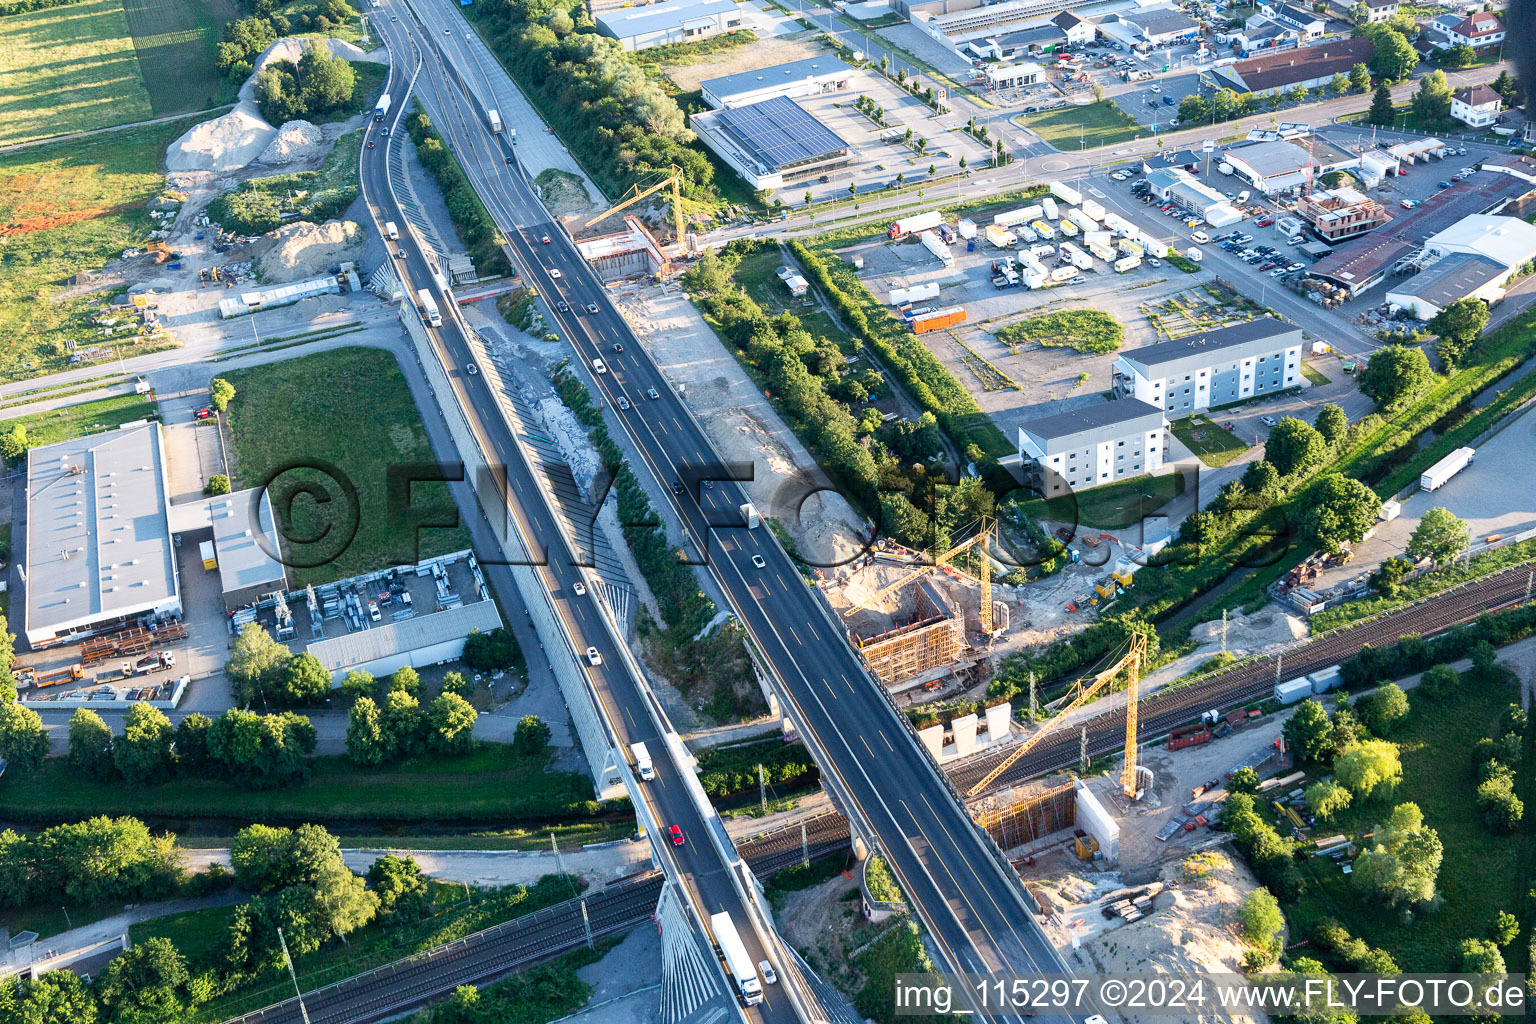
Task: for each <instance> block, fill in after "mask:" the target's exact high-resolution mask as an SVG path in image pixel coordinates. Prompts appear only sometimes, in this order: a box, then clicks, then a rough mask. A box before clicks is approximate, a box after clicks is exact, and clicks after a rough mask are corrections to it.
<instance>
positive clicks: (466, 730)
mask: <svg viewBox="0 0 1536 1024" xmlns="http://www.w3.org/2000/svg"><path fill="white" fill-rule="evenodd" d="M478 717H479V713H478V712H477V711H475V709H474V706H473V705H471V704H470V703H469V701H467V700H465V699H464V698H463V697H460V696H459V695H458V694H456V693H444V694H442V695H440V696H439V697H438V698H437V699H436V700H434V701H433V702H432V703H431V704H430V705H428V707H427V746H428V747H429V748H430V749H432V750H436V751H438V752H439V753H444V754H463V753H467V752H468V751H469V749H470V748H471V747H473V746H474V743H475V734H474V728H475V719H476V718H478Z"/></svg>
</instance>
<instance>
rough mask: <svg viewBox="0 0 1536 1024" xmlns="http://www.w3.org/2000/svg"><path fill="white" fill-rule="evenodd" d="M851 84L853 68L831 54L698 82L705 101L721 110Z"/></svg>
mask: <svg viewBox="0 0 1536 1024" xmlns="http://www.w3.org/2000/svg"><path fill="white" fill-rule="evenodd" d="M852 83H853V68H852V67H851V66H849V65H847V64H844V63H843V62H842V61H840V60H838V59H837V58H836V57H833V56H830V55H828V56H824V57H807V58H805V59H804V60H796V61H790V62H789V63H788V64H776V65H774V66H773V67H769V68H758V69H757V70H756V71H738V72H736V73H735V74H734V75H724V76H722V77H720V78H710V79H707V80H705V81H703V82H700V83H699V92H700V93H701V94H702V95H703V97H704V102H705V103H708V104H709V105H710V106H712V107H714V108H715V109H717V110H718V109H721V108H723V107H745V106H749V105H751V104H753V103H761V102H762V101H763V100H771V99H773V98H774V97H776V96H787V97H789V98H790V99H794V98H795V97H798V96H820V95H822V94H824V93H829V92H841V91H842V90H844V89H847V88H849V87H850V86H851V85H852Z"/></svg>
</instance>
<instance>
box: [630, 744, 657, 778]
mask: <svg viewBox="0 0 1536 1024" xmlns="http://www.w3.org/2000/svg"><path fill="white" fill-rule="evenodd" d="M629 752H630V753H631V754H633V755H634V758H635V771H636V772H638V773H639V774H640V778H641V779H642V780H644V781H646V782H650V781H651V780H652V779H654V778H655V777H656V766H655V765H653V764H651V752H650V751H649V750H646V749H645V744H644V743H631V744H630V745H629Z"/></svg>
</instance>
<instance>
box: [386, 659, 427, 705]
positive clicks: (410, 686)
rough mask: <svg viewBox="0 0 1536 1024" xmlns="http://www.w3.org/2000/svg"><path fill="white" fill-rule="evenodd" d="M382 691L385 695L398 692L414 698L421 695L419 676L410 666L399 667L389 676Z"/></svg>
mask: <svg viewBox="0 0 1536 1024" xmlns="http://www.w3.org/2000/svg"><path fill="white" fill-rule="evenodd" d="M384 689H385V692H386V694H388V693H393V692H395V691H396V690H400V691H403V692H405V693H408V694H410V695H411V696H412V697H415V696H417V695H418V694H420V693H421V676H420V675H418V674H417V673H416V670H415V669H413V668H411V666H409V665H401V666H400V667H399V668H397V669H395V671H394V673H393V674H391V675H390V677H389V682H387V683H386V684H385V685H384Z"/></svg>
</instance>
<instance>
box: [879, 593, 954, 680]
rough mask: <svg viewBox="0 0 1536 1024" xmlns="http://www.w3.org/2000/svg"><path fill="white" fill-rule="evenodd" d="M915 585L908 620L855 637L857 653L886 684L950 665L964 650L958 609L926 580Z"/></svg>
mask: <svg viewBox="0 0 1536 1024" xmlns="http://www.w3.org/2000/svg"><path fill="white" fill-rule="evenodd" d="M915 587H916V595H915V601H914V603H913V615H912V619H911V620H910V621H909V622H906V623H904V624H903V625H900V626H897V627H896V628H895V629H890V630H887V631H886V632H884V633H880V634H878V635H876V636H871V637H864V638H855V642H856V644H857V646H858V650H859V654H860V655H861V656H862V657H863V658H864V661H865V663H866V664H867V665H869V669H870V671H871V672H873V673H874V674H875V675H876V676H878V677H879V679H880V682H882V683H883V684H885V685H886V686H892V685H894V684H896V683H900V682H902V681H903V680H906V679H911V678H912V677H914V676H918V675H922V674H923V673H924V672H928V671H931V670H933V669H938V668H943V667H944V666H946V665H952V664H954V663H955V662H957V661H959V660H960V658H961V655H962V652H964V650H965V617H964V616H963V615H962V614H961V612H960V609H959V608H957V607H955V605H954V603H953V602H952V601H950V599H949V598H948V597H946V596H945V595H944V592H943V591H941V590H940V589H939V588H938V587H936V586H934V585H933V583H931V582H930V581H928V580H922V581H919V582H918V583H917V584H916V585H915Z"/></svg>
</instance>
